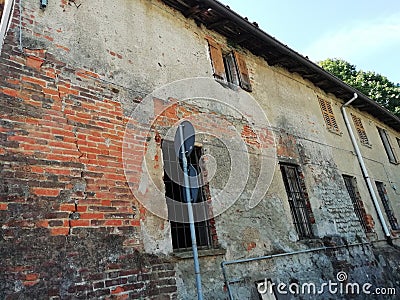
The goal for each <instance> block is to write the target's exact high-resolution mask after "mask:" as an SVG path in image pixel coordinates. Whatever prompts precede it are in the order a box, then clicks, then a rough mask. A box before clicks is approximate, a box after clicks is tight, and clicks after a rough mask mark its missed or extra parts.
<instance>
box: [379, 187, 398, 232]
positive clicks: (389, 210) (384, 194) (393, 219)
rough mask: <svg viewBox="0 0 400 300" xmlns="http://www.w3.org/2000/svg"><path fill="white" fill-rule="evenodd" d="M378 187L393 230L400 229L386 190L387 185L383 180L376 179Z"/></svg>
mask: <svg viewBox="0 0 400 300" xmlns="http://www.w3.org/2000/svg"><path fill="white" fill-rule="evenodd" d="M375 185H376V189H377V190H378V194H379V197H380V198H381V201H382V204H383V208H384V209H385V212H386V216H387V217H388V220H389V223H390V226H391V227H392V229H393V230H400V226H399V223H398V222H397V219H396V217H395V216H394V213H393V209H392V207H391V205H390V202H389V197H388V195H387V192H386V188H385V185H384V184H383V182H379V181H375Z"/></svg>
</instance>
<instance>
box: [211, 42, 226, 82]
mask: <svg viewBox="0 0 400 300" xmlns="http://www.w3.org/2000/svg"><path fill="white" fill-rule="evenodd" d="M207 41H208V46H209V48H210V56H211V61H212V65H213V68H214V76H217V77H218V78H220V79H223V80H226V75H225V67H224V60H223V58H222V50H221V46H220V45H219V44H218V43H216V42H215V41H213V40H212V39H210V38H207Z"/></svg>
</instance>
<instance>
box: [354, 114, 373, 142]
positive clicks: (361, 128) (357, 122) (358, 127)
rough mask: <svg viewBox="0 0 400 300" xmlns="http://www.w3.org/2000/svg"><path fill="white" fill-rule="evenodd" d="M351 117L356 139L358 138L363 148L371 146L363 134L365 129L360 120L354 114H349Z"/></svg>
mask: <svg viewBox="0 0 400 300" xmlns="http://www.w3.org/2000/svg"><path fill="white" fill-rule="evenodd" d="M351 117H352V119H353V123H354V126H355V128H356V130H357V133H358V137H359V138H360V142H361V144H363V145H365V146H371V144H370V143H369V141H368V137H367V133H366V132H365V129H364V126H363V124H362V122H361V119H360V118H359V117H357V116H356V115H354V114H351Z"/></svg>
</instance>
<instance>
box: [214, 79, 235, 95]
mask: <svg viewBox="0 0 400 300" xmlns="http://www.w3.org/2000/svg"><path fill="white" fill-rule="evenodd" d="M214 79H215V81H216V82H218V83H219V84H220V85H222V86H223V87H225V88H229V89H231V90H234V91H235V92H237V91H239V89H240V87H239V86H238V85H236V84H234V83H232V82H229V81H225V80H222V79H219V78H216V77H214Z"/></svg>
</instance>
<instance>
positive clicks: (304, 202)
mask: <svg viewBox="0 0 400 300" xmlns="http://www.w3.org/2000/svg"><path fill="white" fill-rule="evenodd" d="M279 165H280V170H281V173H282V180H283V183H284V185H285V190H286V195H287V199H288V202H289V207H290V213H291V216H292V222H293V225H294V227H295V229H296V232H297V234H298V236H299V239H301V240H302V239H312V238H314V237H315V236H314V233H313V230H312V223H314V222H315V221H314V222H313V220H314V219H313V213H312V210H311V204H310V201H309V199H308V195H307V193H306V191H305V183H304V181H303V178H302V175H301V172H300V169H299V166H297V165H294V164H289V163H284V162H280V163H279ZM289 170H290V172H291V173H292V174H291V175H293V176H291V177H289V176H288V173H289V172H288V171H289ZM289 179H290V180H289Z"/></svg>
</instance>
